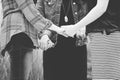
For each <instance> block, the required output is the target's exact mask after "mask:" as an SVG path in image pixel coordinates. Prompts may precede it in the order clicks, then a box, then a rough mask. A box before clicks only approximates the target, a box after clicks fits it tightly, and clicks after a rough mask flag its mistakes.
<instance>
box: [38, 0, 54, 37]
mask: <svg viewBox="0 0 120 80" xmlns="http://www.w3.org/2000/svg"><path fill="white" fill-rule="evenodd" d="M43 1H44V0H37V3H36V7H37V9H38V11H39V12H40V13H41V14H42V15H43V16H45V14H44V5H43V4H44V3H43ZM52 33H53V31H51V30H44V31H43V32H42V33H41V34H40V38H41V37H42V36H43V35H48V36H49V38H50V37H51V36H52Z"/></svg>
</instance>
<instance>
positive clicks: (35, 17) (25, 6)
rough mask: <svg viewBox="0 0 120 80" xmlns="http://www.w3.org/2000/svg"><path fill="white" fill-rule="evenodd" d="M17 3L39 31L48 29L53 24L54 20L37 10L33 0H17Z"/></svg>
mask: <svg viewBox="0 0 120 80" xmlns="http://www.w3.org/2000/svg"><path fill="white" fill-rule="evenodd" d="M16 3H17V4H18V8H19V9H20V10H21V11H22V13H23V15H24V16H25V17H26V19H27V20H28V21H29V22H30V24H32V25H33V27H35V28H36V29H37V30H38V31H42V30H46V29H48V28H49V27H50V26H51V25H52V22H51V21H50V20H48V19H46V18H44V16H43V15H42V14H41V13H40V12H39V11H38V10H37V8H36V6H35V4H34V2H33V0H16Z"/></svg>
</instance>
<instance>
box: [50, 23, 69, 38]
mask: <svg viewBox="0 0 120 80" xmlns="http://www.w3.org/2000/svg"><path fill="white" fill-rule="evenodd" d="M49 29H50V30H53V31H55V32H57V33H58V34H60V35H62V36H64V37H68V35H67V34H66V33H65V29H63V28H60V27H58V26H56V25H54V24H53V25H52V26H51V27H50V28H49Z"/></svg>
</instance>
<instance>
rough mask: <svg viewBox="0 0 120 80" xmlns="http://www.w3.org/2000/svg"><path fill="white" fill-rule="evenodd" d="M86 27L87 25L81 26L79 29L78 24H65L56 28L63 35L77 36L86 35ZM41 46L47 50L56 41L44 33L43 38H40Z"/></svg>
mask: <svg viewBox="0 0 120 80" xmlns="http://www.w3.org/2000/svg"><path fill="white" fill-rule="evenodd" d="M85 29H86V27H81V28H79V29H77V26H75V25H65V26H61V28H60V27H58V28H56V29H54V31H56V32H57V33H58V34H59V35H62V36H64V37H66V38H67V37H72V38H73V37H74V35H76V36H81V37H82V36H85ZM39 45H40V48H41V49H43V50H47V49H48V48H51V47H53V46H54V43H53V42H52V41H51V40H50V38H49V37H48V36H47V35H43V36H42V38H41V39H40V40H39Z"/></svg>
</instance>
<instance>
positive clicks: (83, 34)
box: [76, 26, 86, 37]
mask: <svg viewBox="0 0 120 80" xmlns="http://www.w3.org/2000/svg"><path fill="white" fill-rule="evenodd" d="M85 33H86V26H84V27H81V28H80V29H79V30H77V33H76V36H81V37H85Z"/></svg>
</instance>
